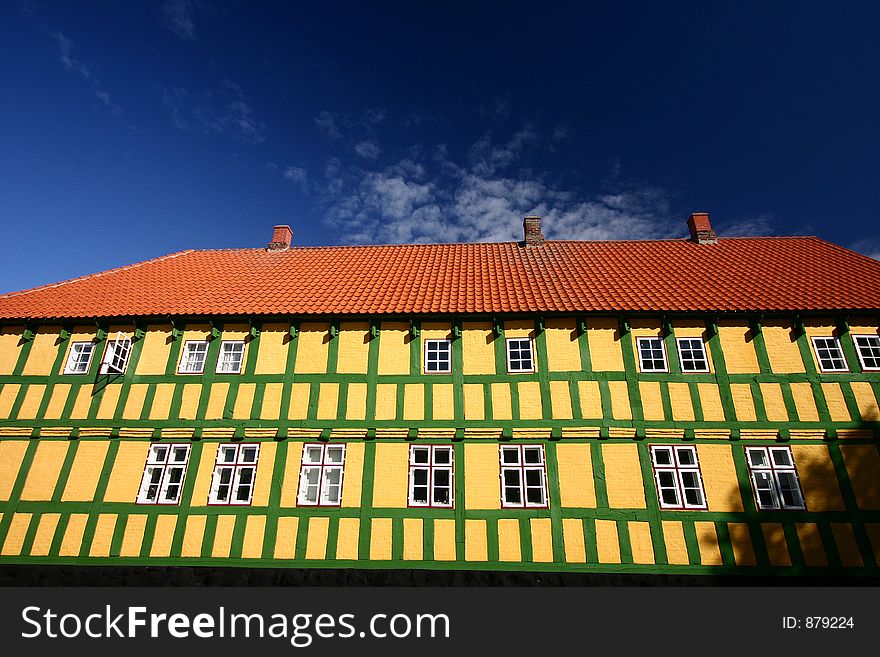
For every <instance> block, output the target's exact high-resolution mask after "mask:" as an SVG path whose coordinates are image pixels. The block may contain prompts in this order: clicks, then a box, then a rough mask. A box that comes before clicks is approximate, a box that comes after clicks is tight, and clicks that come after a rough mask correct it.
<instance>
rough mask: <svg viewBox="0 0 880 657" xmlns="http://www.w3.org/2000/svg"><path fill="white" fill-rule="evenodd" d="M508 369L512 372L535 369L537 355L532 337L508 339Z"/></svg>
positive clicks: (532, 370)
mask: <svg viewBox="0 0 880 657" xmlns="http://www.w3.org/2000/svg"><path fill="white" fill-rule="evenodd" d="M507 371H508V372H511V373H516V372H534V371H535V355H534V352H533V349H532V341H531V339H529V338H508V339H507Z"/></svg>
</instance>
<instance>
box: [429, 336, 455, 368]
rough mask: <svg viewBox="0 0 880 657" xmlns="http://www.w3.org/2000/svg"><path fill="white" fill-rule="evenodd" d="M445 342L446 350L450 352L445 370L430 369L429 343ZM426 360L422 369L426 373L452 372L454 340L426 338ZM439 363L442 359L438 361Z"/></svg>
mask: <svg viewBox="0 0 880 657" xmlns="http://www.w3.org/2000/svg"><path fill="white" fill-rule="evenodd" d="M438 344H444V345H446V352H447V354H448V359H447V366H446V369H445V370H429V369H428V362H429V361H428V352H429V351H430V348H429V345H438ZM423 357H424V362H423V365H422V371H423V372H424V373H425V374H452V340H433V339H432V340H425V347H424V352H423ZM437 362H438V363H439V362H441V361H439V360H438V361H437Z"/></svg>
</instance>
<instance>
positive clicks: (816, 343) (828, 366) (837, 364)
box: [813, 337, 849, 372]
mask: <svg viewBox="0 0 880 657" xmlns="http://www.w3.org/2000/svg"><path fill="white" fill-rule="evenodd" d="M813 351H815V352H816V360H818V361H819V369H820V370H821V371H823V372H846V371H847V370H848V369H849V368H848V367H847V366H846V358H845V357H844V355H843V350H842V349H841V348H840V341H839V340H838V339H837V338H834V337H830V338H813Z"/></svg>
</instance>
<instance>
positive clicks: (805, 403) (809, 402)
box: [790, 383, 819, 422]
mask: <svg viewBox="0 0 880 657" xmlns="http://www.w3.org/2000/svg"><path fill="white" fill-rule="evenodd" d="M790 385H791V396H792V397H793V398H794V406H795V409H796V410H797V414H798V419H799V420H800V421H801V422H818V421H819V411H818V409H817V408H816V398H815V397H814V396H813V385H812V384H811V383H792V384H790Z"/></svg>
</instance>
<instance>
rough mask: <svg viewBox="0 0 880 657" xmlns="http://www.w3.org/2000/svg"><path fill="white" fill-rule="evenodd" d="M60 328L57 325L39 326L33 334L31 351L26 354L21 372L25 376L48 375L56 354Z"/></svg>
mask: <svg viewBox="0 0 880 657" xmlns="http://www.w3.org/2000/svg"><path fill="white" fill-rule="evenodd" d="M60 333H61V328H60V327H58V326H41V327H40V328H39V329H37V334H36V335H35V336H34V343H33V345H32V346H31V353H30V354H28V359H27V362H26V363H25V364H24V370H22V374H24V375H25V376H49V375H50V374H51V373H52V365H53V364H54V363H55V358H56V357H57V356H58V344H57V341H58V338H59V336H60Z"/></svg>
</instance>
